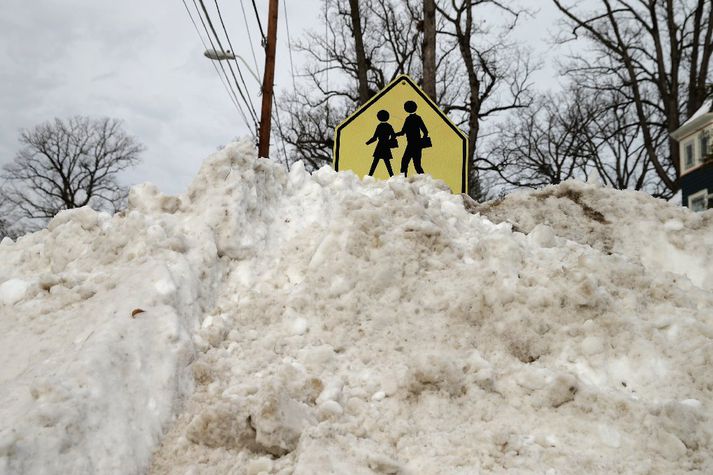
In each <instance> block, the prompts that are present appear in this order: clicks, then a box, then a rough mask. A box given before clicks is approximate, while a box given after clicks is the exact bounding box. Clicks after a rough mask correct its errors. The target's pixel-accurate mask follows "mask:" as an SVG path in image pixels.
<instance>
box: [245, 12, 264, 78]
mask: <svg viewBox="0 0 713 475" xmlns="http://www.w3.org/2000/svg"><path fill="white" fill-rule="evenodd" d="M240 9H241V10H242V11H243V21H244V22H245V30H246V31H247V32H248V44H249V45H250V52H251V53H252V55H253V62H254V63H255V72H256V73H257V75H258V79H259V82H262V79H261V78H260V66H258V64H257V56H255V48H254V47H253V38H252V35H251V34H250V25H249V24H248V16H247V15H246V14H245V6H244V5H243V0H240Z"/></svg>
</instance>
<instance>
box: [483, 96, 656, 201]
mask: <svg viewBox="0 0 713 475" xmlns="http://www.w3.org/2000/svg"><path fill="white" fill-rule="evenodd" d="M666 139H667V137H665V136H657V137H656V144H657V146H663V143H664V142H665V140H666ZM485 161H486V162H487V163H488V164H489V165H490V167H491V169H492V170H495V171H496V172H497V173H498V174H499V176H500V177H501V179H502V180H503V181H504V182H505V183H506V184H508V185H512V186H515V187H521V186H525V187H533V188H536V187H539V186H542V185H547V184H558V183H560V182H561V181H563V180H567V179H570V178H577V179H582V180H586V179H589V178H590V177H597V178H598V179H599V180H601V182H602V183H604V184H606V185H608V186H610V187H612V188H616V189H635V190H644V191H647V192H649V193H650V194H652V195H654V196H658V197H662V196H665V194H666V188H665V187H664V186H663V185H662V183H661V181H660V180H659V179H658V176H657V174H656V172H655V170H654V168H653V166H652V164H651V161H650V160H649V156H648V154H647V153H646V147H645V146H644V139H643V134H642V126H641V124H640V123H639V121H638V117H637V115H636V111H635V108H634V106H633V105H632V104H631V103H630V102H629V101H627V100H626V98H625V97H623V96H622V95H621V94H619V93H618V92H609V93H601V92H594V91H591V90H589V89H586V88H583V87H581V86H576V85H575V86H572V87H570V88H569V89H567V90H565V91H563V92H562V93H559V94H556V95H555V94H545V95H543V96H541V97H540V98H538V100H537V101H536V105H535V107H532V108H530V109H528V110H526V111H523V112H519V113H517V114H516V115H515V117H513V118H511V120H510V121H508V122H507V123H505V124H503V125H502V126H501V127H500V131H499V140H498V141H497V142H496V144H495V146H494V147H493V148H492V149H491V153H490V154H489V156H488V157H487V159H486V160H485Z"/></svg>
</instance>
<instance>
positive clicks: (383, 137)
mask: <svg viewBox="0 0 713 475" xmlns="http://www.w3.org/2000/svg"><path fill="white" fill-rule="evenodd" d="M376 118H377V119H379V120H380V121H381V123H380V124H379V125H377V126H376V130H375V131H374V136H373V137H372V138H370V139H369V140H368V141H367V142H366V144H367V145H369V144H371V143H374V141H375V140H378V142H377V143H376V148H375V149H374V161H372V162H371V168H370V169H369V176H374V171H375V170H376V166H377V165H378V164H379V160H383V161H384V165H386V171H388V172H389V176H394V172H393V170H392V169H391V159H392V158H393V157H392V156H391V148H392V146H393V147H397V146H398V143H397V142H396V135H395V133H394V128H393V127H391V124H389V123H388V122H387V120H389V113H388V112H387V111H385V110H380V111H379V112H377V114H376Z"/></svg>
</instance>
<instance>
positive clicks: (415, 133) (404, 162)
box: [396, 101, 428, 176]
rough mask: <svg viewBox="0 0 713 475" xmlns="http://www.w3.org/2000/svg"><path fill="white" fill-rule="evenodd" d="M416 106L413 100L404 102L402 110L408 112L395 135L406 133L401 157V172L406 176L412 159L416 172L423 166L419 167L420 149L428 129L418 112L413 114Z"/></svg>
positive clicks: (421, 171) (420, 170)
mask: <svg viewBox="0 0 713 475" xmlns="http://www.w3.org/2000/svg"><path fill="white" fill-rule="evenodd" d="M417 108H418V106H417V105H416V103H415V102H413V101H406V102H405V103H404V110H405V111H406V112H408V113H409V115H408V117H406V120H404V126H403V127H402V128H401V132H399V133H397V134H396V136H397V137H398V136H401V135H406V150H404V155H403V157H402V158H401V173H403V174H404V176H406V173H407V172H408V165H409V163H411V160H413V166H414V168H415V169H416V173H419V174H421V173H423V168H422V167H421V151H422V150H423V142H422V138H423V137H428V129H426V124H424V123H423V119H421V116H420V115H418V114H415V113H414V112H416V109H417ZM422 131H423V137H421V132H422Z"/></svg>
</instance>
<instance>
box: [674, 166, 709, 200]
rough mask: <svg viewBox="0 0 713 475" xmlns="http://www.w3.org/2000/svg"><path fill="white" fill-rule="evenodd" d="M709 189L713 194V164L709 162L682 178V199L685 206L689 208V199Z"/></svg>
mask: <svg viewBox="0 0 713 475" xmlns="http://www.w3.org/2000/svg"><path fill="white" fill-rule="evenodd" d="M704 188H705V189H707V190H708V193H713V162H708V163H705V164H703V165H701V166H700V167H699V168H696V169H695V170H693V171H692V172H689V173H686V174H685V175H683V176H682V177H681V195H682V196H681V198H682V200H683V206H688V197H689V196H690V195H692V194H694V193H697V192H699V191H701V190H702V189H704Z"/></svg>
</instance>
